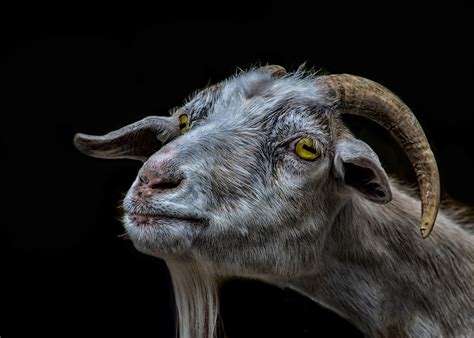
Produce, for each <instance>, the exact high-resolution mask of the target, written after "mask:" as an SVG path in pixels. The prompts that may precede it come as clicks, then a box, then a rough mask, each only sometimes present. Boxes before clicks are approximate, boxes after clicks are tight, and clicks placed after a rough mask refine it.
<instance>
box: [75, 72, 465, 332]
mask: <svg viewBox="0 0 474 338" xmlns="http://www.w3.org/2000/svg"><path fill="white" fill-rule="evenodd" d="M342 114H356V115H360V116H364V117H366V118H368V119H370V120H372V121H375V122H376V123H378V124H380V125H381V126H383V127H384V128H385V129H387V130H388V131H390V132H391V134H392V135H393V136H394V137H395V138H396V139H397V140H398V142H399V143H400V145H401V146H402V148H403V149H404V151H405V153H406V154H407V156H408V159H409V160H410V163H411V164H412V166H413V169H414V171H415V173H416V176H417V180H418V185H419V191H420V200H421V201H420V200H419V199H418V198H416V197H414V196H413V194H411V193H410V192H409V191H408V190H407V189H406V188H404V187H403V186H402V185H401V184H399V183H397V182H396V181H395V180H392V179H390V178H389V177H388V176H387V174H386V172H385V171H384V169H383V167H382V165H381V163H380V161H379V158H378V157H377V155H376V154H375V152H374V151H373V150H372V149H371V148H370V147H369V146H368V145H367V144H366V143H364V142H362V141H361V140H358V139H356V138H355V137H354V136H353V135H352V134H351V132H350V131H349V129H348V128H347V127H346V126H345V125H344V124H343V122H342V121H341V118H340V117H341V115H342ZM74 143H75V146H76V147H77V148H78V149H79V150H80V151H81V152H83V153H84V154H87V155H90V156H94V157H98V158H106V159H116V158H129V159H135V160H140V161H142V162H144V164H143V166H142V167H141V169H140V170H139V172H138V175H137V178H136V180H135V181H134V183H133V185H132V186H131V188H130V190H129V191H128V193H127V195H126V197H125V199H124V202H123V209H124V211H125V215H124V217H123V224H124V227H125V229H126V231H127V233H128V234H129V236H130V238H131V240H132V241H133V243H134V246H135V247H136V249H137V250H139V251H140V252H142V253H145V254H148V255H152V256H156V257H159V258H162V259H164V260H165V261H166V263H167V265H168V267H169V270H170V273H171V277H172V280H173V285H174V290H175V297H176V304H177V316H178V326H179V327H178V333H179V335H180V337H212V336H213V335H214V333H215V331H216V330H215V329H216V318H217V316H218V310H219V306H218V287H219V285H220V283H222V281H224V280H226V279H228V278H232V277H236V276H237V277H243V278H252V279H257V280H261V281H265V282H267V283H271V284H273V285H277V286H280V287H282V288H290V289H293V290H296V291H298V292H300V293H301V294H303V295H305V296H307V297H309V298H310V299H312V300H313V301H315V302H317V303H319V304H321V305H323V306H325V307H327V308H329V309H331V310H333V311H335V312H336V313H338V314H339V315H341V316H342V317H344V318H346V319H347V320H349V321H350V322H352V323H353V324H355V325H356V326H357V327H358V328H359V329H360V330H361V331H362V332H364V333H365V334H366V335H367V336H369V337H439V336H446V337H473V336H474V309H473V301H474V297H473V291H472V290H473V276H474V252H473V248H474V235H473V233H472V228H470V227H471V226H472V225H470V224H467V225H463V224H462V222H461V221H460V220H458V219H457V218H456V216H455V214H454V212H453V211H450V210H449V209H444V208H440V206H439V205H440V185H439V175H438V169H437V164H436V161H435V158H434V155H433V152H432V151H431V148H430V145H429V143H428V140H427V138H426V136H425V134H424V132H423V130H422V128H421V126H420V124H419V123H418V121H417V119H416V118H415V116H414V115H413V113H412V112H411V110H410V109H409V108H408V107H407V106H406V105H405V104H404V103H403V102H402V101H401V100H400V99H399V98H398V97H397V96H395V95H394V94H393V93H392V92H390V91H389V90H388V89H386V88H385V87H383V86H382V85H380V84H378V83H375V82H373V81H371V80H368V79H365V78H362V77H357V76H353V75H347V74H340V75H317V74H313V73H308V72H305V71H304V70H302V69H299V70H298V71H296V72H293V73H287V72H286V71H285V69H284V68H283V67H280V66H271V65H269V66H264V67H261V68H256V69H251V70H248V71H243V72H241V73H240V74H237V75H235V76H233V77H231V78H229V79H227V80H225V81H222V82H220V83H217V84H215V85H212V86H209V87H207V88H205V89H203V90H201V91H199V92H197V93H196V94H195V95H194V96H192V97H191V98H190V99H188V100H187V101H186V102H185V104H184V105H183V106H182V107H180V108H179V109H176V110H175V111H174V112H171V116H169V117H162V116H151V117H147V118H145V119H143V120H141V121H138V122H135V123H133V124H131V125H129V126H126V127H123V128H121V129H119V130H116V131H113V132H111V133H108V134H106V135H104V136H91V135H85V134H77V135H76V136H75V139H74ZM420 210H421V211H420ZM438 211H439V212H438ZM420 219H421V225H420V231H421V236H419V234H417V230H416V229H417V223H418V222H419V220H420ZM435 223H436V228H435V231H433V232H432V233H431V231H432V229H433V225H434V224H435ZM430 233H431V235H430Z"/></svg>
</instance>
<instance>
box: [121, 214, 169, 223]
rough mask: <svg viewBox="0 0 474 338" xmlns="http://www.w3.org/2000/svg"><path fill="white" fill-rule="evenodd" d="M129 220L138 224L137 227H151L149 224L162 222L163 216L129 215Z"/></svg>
mask: <svg viewBox="0 0 474 338" xmlns="http://www.w3.org/2000/svg"><path fill="white" fill-rule="evenodd" d="M127 217H128V219H129V220H130V221H131V222H133V223H135V224H137V225H149V224H156V223H157V222H158V221H159V220H162V219H163V218H168V217H163V216H147V215H128V216H127Z"/></svg>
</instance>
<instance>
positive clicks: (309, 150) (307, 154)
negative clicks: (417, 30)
mask: <svg viewBox="0 0 474 338" xmlns="http://www.w3.org/2000/svg"><path fill="white" fill-rule="evenodd" d="M295 153H296V155H298V156H299V157H301V158H302V159H305V160H308V161H312V160H314V159H316V158H317V157H318V156H319V155H318V153H317V151H316V146H315V144H314V141H313V140H312V139H310V138H309V137H303V138H302V139H300V140H298V142H296V146H295Z"/></svg>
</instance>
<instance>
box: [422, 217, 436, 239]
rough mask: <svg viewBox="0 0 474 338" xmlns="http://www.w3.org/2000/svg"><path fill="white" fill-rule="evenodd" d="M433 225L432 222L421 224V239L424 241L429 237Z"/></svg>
mask: <svg viewBox="0 0 474 338" xmlns="http://www.w3.org/2000/svg"><path fill="white" fill-rule="evenodd" d="M433 223H434V222H428V221H425V222H423V223H422V224H421V227H420V232H421V237H422V238H424V239H426V238H428V237H429V235H430V234H431V231H432V230H433Z"/></svg>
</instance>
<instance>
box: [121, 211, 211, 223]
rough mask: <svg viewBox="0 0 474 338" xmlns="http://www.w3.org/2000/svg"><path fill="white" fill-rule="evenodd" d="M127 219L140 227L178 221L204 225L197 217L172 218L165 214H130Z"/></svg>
mask: <svg viewBox="0 0 474 338" xmlns="http://www.w3.org/2000/svg"><path fill="white" fill-rule="evenodd" d="M127 217H128V218H129V220H131V221H132V222H134V223H136V224H138V225H142V224H143V225H146V224H153V223H155V222H157V221H160V220H178V221H187V222H193V223H203V220H202V219H199V218H195V217H183V216H171V215H164V214H148V213H147V214H141V213H130V214H127Z"/></svg>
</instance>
